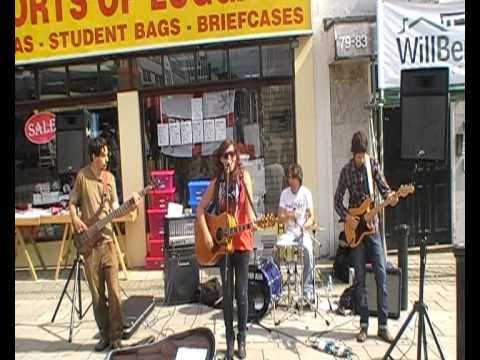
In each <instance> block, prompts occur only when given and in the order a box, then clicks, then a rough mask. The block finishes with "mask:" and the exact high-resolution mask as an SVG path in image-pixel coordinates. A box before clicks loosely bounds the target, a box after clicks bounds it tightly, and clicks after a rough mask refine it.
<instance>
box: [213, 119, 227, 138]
mask: <svg viewBox="0 0 480 360" xmlns="http://www.w3.org/2000/svg"><path fill="white" fill-rule="evenodd" d="M226 138H227V121H226V119H225V118H224V117H222V118H218V119H215V140H216V141H223V140H225V139H226Z"/></svg>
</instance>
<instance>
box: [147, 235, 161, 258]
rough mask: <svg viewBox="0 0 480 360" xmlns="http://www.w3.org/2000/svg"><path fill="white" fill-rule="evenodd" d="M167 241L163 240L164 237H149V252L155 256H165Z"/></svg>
mask: <svg viewBox="0 0 480 360" xmlns="http://www.w3.org/2000/svg"><path fill="white" fill-rule="evenodd" d="M164 247H165V243H164V241H163V238H162V239H161V240H160V239H158V240H157V239H155V238H149V239H148V244H147V249H148V254H149V255H150V256H154V257H165V249H164Z"/></svg>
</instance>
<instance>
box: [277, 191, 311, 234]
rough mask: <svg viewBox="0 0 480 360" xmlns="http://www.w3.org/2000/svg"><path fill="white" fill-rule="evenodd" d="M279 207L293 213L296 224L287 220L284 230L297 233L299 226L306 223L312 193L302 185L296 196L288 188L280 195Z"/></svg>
mask: <svg viewBox="0 0 480 360" xmlns="http://www.w3.org/2000/svg"><path fill="white" fill-rule="evenodd" d="M279 207H281V208H283V209H285V210H288V211H294V212H295V214H296V218H297V224H295V221H293V220H288V222H287V228H286V229H285V230H286V231H290V232H295V233H297V232H299V231H300V226H303V224H305V222H306V221H307V216H306V215H307V209H313V200H312V193H311V192H310V190H308V189H307V188H306V187H305V186H303V185H302V186H300V188H299V189H298V191H297V193H296V194H294V193H293V192H292V190H291V189H290V187H288V188H286V189H284V190H283V191H282V195H280V204H279Z"/></svg>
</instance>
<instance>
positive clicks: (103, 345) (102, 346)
mask: <svg viewBox="0 0 480 360" xmlns="http://www.w3.org/2000/svg"><path fill="white" fill-rule="evenodd" d="M108 345H109V343H108V341H106V340H104V339H100V341H99V342H98V343H97V345H95V351H103V350H105V349H106V348H107V347H108Z"/></svg>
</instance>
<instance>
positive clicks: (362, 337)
mask: <svg viewBox="0 0 480 360" xmlns="http://www.w3.org/2000/svg"><path fill="white" fill-rule="evenodd" d="M365 340H367V329H363V328H362V329H360V332H359V333H358V334H357V341H358V342H365Z"/></svg>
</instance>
